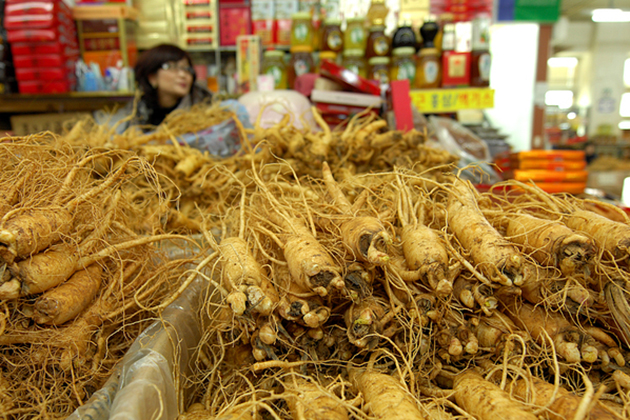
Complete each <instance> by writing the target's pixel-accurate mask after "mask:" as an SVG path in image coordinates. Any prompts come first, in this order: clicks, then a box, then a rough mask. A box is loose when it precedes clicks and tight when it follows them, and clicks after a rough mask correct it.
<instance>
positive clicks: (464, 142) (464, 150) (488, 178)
mask: <svg viewBox="0 0 630 420" xmlns="http://www.w3.org/2000/svg"><path fill="white" fill-rule="evenodd" d="M429 126H430V131H431V132H433V133H434V138H433V140H435V141H436V142H437V143H435V142H434V144H432V145H433V146H435V147H439V148H441V149H444V150H446V151H448V152H450V153H452V154H454V155H455V156H457V157H459V162H458V164H457V166H458V167H459V168H460V169H464V168H466V169H464V170H462V171H461V172H460V177H461V178H463V179H468V180H470V181H471V182H472V183H474V184H494V183H496V182H500V181H501V177H500V176H499V174H498V173H497V172H496V171H495V170H494V168H493V167H492V166H490V164H489V163H488V162H490V161H491V157H490V152H489V150H488V145H487V144H486V143H485V142H484V141H483V140H481V139H480V138H479V137H477V136H476V135H475V134H474V133H473V132H472V131H470V130H468V129H467V128H466V127H464V126H463V125H461V124H460V123H458V122H457V121H454V120H451V119H448V118H441V117H434V116H431V117H429Z"/></svg>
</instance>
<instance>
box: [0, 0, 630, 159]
mask: <svg viewBox="0 0 630 420" xmlns="http://www.w3.org/2000/svg"><path fill="white" fill-rule="evenodd" d="M328 1H330V2H334V3H336V4H338V8H339V10H340V11H341V12H342V14H343V16H344V17H353V16H365V14H366V13H367V10H368V9H369V7H370V0H359V1H355V0H321V3H322V5H325V4H326V3H327V2H328ZM174 3H175V2H173V1H172V0H135V1H133V4H134V5H135V6H136V7H137V8H138V9H139V10H140V14H141V15H142V14H144V15H145V17H147V18H149V17H150V18H151V19H152V20H153V21H154V23H151V24H155V25H157V26H159V27H163V26H164V25H166V26H169V27H170V26H172V25H173V24H172V15H173V11H172V10H170V11H169V7H168V5H169V4H170V5H172V4H174ZM496 3H498V2H497V1H495V4H496ZM560 4H561V6H560V8H561V12H560V19H559V20H558V21H557V22H555V23H552V24H540V23H517V22H508V23H502V22H498V23H495V24H494V25H493V26H492V28H491V40H490V41H491V45H490V50H491V53H492V70H491V77H490V83H491V86H490V87H491V88H493V89H494V90H495V96H494V108H492V109H486V110H484V111H483V116H485V118H487V120H488V121H489V122H490V124H491V125H492V126H493V127H496V128H497V129H498V130H499V131H500V132H501V133H502V134H503V135H505V137H506V139H507V141H508V143H509V144H510V145H511V146H512V148H513V150H514V151H522V150H529V149H532V148H567V147H570V148H579V147H582V148H583V147H584V144H585V142H586V141H591V142H594V143H595V144H596V147H597V152H598V154H600V155H602V154H604V155H605V154H610V155H613V156H615V157H619V158H626V159H625V161H627V162H628V166H629V167H628V169H630V158H629V157H630V22H622V23H595V22H593V21H592V20H591V12H592V11H593V10H594V9H597V8H609V7H614V8H620V9H623V10H628V11H630V0H562V1H561V3H560ZM386 5H387V7H388V8H389V15H388V17H387V19H386V22H385V23H386V25H387V28H388V31H387V32H388V33H390V34H391V33H392V32H393V31H394V30H395V28H396V27H397V24H398V21H399V20H401V19H405V20H411V21H412V22H413V24H414V27H416V28H417V27H419V26H420V25H421V24H422V22H423V20H424V19H425V17H426V16H427V15H428V13H429V5H430V0H386ZM145 24H147V23H146V22H145ZM168 31H170V32H172V33H173V35H172V37H171V38H172V39H170V40H169V41H170V42H173V43H177V42H178V38H177V34H176V31H174V30H171V29H168ZM547 40H548V42H547ZM138 47H139V48H140V49H146V48H149V47H150V46H149V45H145V46H142V45H138ZM541 51H544V53H545V54H546V55H547V56H548V57H549V60H546V57H541ZM235 55H236V52H235V49H234V48H233V49H229V48H225V49H222V48H218V49H216V51H212V52H194V53H193V58H194V60H195V63H196V64H197V63H199V64H201V65H211V64H213V63H215V64H216V63H217V62H223V64H225V62H226V61H228V60H230V59H232V60H234V58H235ZM546 64H547V65H546ZM541 65H542V66H543V68H544V73H545V75H544V76H545V77H544V78H542V79H541V74H540V73H541ZM57 108H59V107H55V109H57ZM28 111H29V109H28V106H27V108H26V109H23V110H20V112H28ZM37 111H43V110H37ZM64 111H68V110H67V109H64ZM4 112H5V113H3V114H2V121H0V123H2V124H1V128H3V129H4V128H7V129H8V128H9V127H10V124H9V122H8V117H9V115H8V114H6V111H4ZM16 112H17V111H16ZM537 112H538V114H537ZM480 113H481V111H480ZM537 115H538V118H539V119H540V121H538V122H537V121H536V118H537ZM5 120H6V121H5ZM537 127H538V128H537Z"/></svg>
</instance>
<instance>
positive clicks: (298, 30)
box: [293, 23, 308, 42]
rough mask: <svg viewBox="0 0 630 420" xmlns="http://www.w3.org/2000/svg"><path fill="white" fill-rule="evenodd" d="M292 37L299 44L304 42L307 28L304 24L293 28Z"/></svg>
mask: <svg viewBox="0 0 630 420" xmlns="http://www.w3.org/2000/svg"><path fill="white" fill-rule="evenodd" d="M293 36H294V37H295V39H296V40H298V41H300V42H304V41H306V37H308V26H306V24H305V23H298V24H297V25H295V28H293Z"/></svg>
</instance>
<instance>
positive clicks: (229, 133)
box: [178, 99, 252, 158]
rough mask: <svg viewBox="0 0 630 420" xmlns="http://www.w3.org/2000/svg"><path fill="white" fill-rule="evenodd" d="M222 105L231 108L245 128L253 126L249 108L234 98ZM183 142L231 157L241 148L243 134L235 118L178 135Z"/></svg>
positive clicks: (203, 150) (213, 153)
mask: <svg viewBox="0 0 630 420" xmlns="http://www.w3.org/2000/svg"><path fill="white" fill-rule="evenodd" d="M221 106H224V107H227V108H230V109H231V110H232V111H233V112H234V113H235V114H236V118H238V119H239V120H240V121H241V123H242V124H243V126H244V127H245V128H251V127H252V125H251V124H250V122H249V114H248V112H247V109H246V108H245V107H244V106H243V105H241V104H240V103H239V102H238V101H235V100H233V99H230V100H227V101H224V102H222V103H221ZM178 140H179V141H180V142H181V143H185V144H187V145H189V146H190V147H194V148H195V149H199V150H201V151H202V152H208V153H210V154H211V155H215V156H219V157H223V158H224V157H229V156H232V155H233V154H235V153H236V152H238V151H239V150H240V148H241V136H240V133H239V131H238V128H237V127H236V123H235V122H234V119H233V118H230V119H228V120H225V121H223V122H221V123H219V124H216V125H213V126H211V127H208V128H205V129H203V130H201V131H197V132H195V133H187V134H184V135H182V136H179V137H178Z"/></svg>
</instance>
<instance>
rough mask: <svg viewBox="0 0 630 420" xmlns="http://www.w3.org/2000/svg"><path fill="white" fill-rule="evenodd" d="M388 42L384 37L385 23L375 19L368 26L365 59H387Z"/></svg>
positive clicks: (388, 51)
mask: <svg viewBox="0 0 630 420" xmlns="http://www.w3.org/2000/svg"><path fill="white" fill-rule="evenodd" d="M390 44H391V43H390V40H389V38H388V37H387V36H386V35H385V23H384V22H383V20H382V19H380V18H379V19H375V20H374V24H373V25H372V26H370V30H369V35H368V38H367V43H366V47H365V58H367V59H368V60H369V59H370V58H372V57H387V56H389V53H390Z"/></svg>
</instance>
